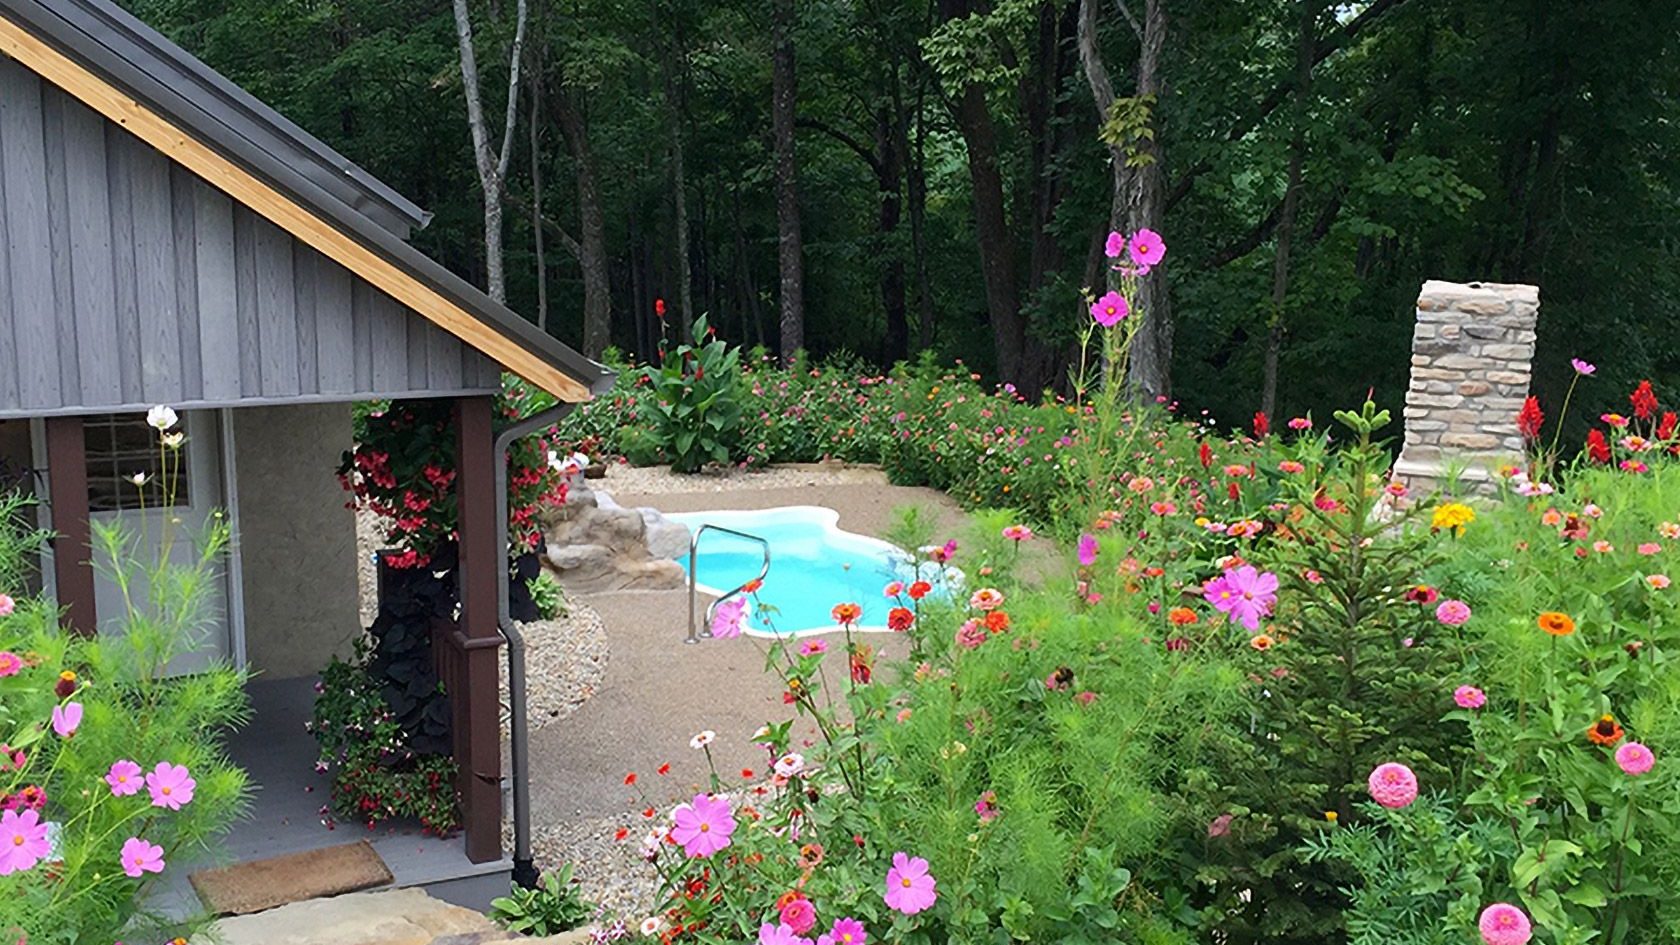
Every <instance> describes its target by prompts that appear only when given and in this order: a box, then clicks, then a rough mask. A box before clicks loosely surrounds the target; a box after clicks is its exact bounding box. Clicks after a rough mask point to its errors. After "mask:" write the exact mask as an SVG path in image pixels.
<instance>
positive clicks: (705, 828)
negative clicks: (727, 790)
mask: <svg viewBox="0 0 1680 945" xmlns="http://www.w3.org/2000/svg"><path fill="white" fill-rule="evenodd" d="M673 818H674V819H675V820H676V826H675V827H672V828H671V839H672V840H675V841H676V842H677V843H679V844H681V845H682V848H683V852H684V853H686V854H688V855H689V856H691V857H709V856H711V855H712V854H714V853H716V852H718V851H719V850H722V849H723V848H724V847H727V846H729V835H730V834H732V833H734V832H735V814H734V813H733V812H732V811H731V810H730V809H729V801H728V800H727V799H725V798H721V797H712V796H710V795H707V794H696V795H694V800H692V801H690V802H689V803H687V804H683V805H682V806H680V807H678V808H677V810H676V813H675V814H674V815H673Z"/></svg>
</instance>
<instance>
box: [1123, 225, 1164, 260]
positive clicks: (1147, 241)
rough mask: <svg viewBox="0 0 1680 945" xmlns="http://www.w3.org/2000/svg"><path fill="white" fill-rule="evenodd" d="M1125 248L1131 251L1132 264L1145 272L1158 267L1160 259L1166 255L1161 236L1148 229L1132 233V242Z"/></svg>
mask: <svg viewBox="0 0 1680 945" xmlns="http://www.w3.org/2000/svg"><path fill="white" fill-rule="evenodd" d="M1126 248H1127V249H1129V250H1131V254H1132V262H1134V263H1137V264H1138V265H1139V266H1141V267H1143V268H1144V269H1146V270H1147V269H1149V268H1151V267H1154V266H1157V265H1160V263H1161V257H1163V256H1165V255H1166V254H1167V244H1166V242H1165V241H1164V240H1162V239H1161V234H1159V233H1157V232H1155V231H1154V230H1149V229H1143V230H1138V231H1137V232H1136V233H1133V234H1132V241H1131V243H1130V245H1128V246H1127V247H1126Z"/></svg>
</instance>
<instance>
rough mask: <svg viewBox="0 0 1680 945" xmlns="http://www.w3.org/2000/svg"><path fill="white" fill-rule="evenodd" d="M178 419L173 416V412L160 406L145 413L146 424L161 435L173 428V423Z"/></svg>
mask: <svg viewBox="0 0 1680 945" xmlns="http://www.w3.org/2000/svg"><path fill="white" fill-rule="evenodd" d="M179 419H180V418H179V417H177V416H175V411H174V410H171V409H170V408H168V407H165V406H163V405H162V404H159V405H157V406H156V407H153V408H152V409H150V410H148V411H146V423H147V424H148V425H149V426H151V428H152V429H154V430H156V431H158V432H159V433H162V432H163V431H165V430H167V429H169V428H170V427H172V426H174V425H175V422H176V421H177V420H179Z"/></svg>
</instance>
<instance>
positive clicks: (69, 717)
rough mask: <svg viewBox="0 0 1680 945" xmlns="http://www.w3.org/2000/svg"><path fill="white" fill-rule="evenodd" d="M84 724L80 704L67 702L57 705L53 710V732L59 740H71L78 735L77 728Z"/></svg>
mask: <svg viewBox="0 0 1680 945" xmlns="http://www.w3.org/2000/svg"><path fill="white" fill-rule="evenodd" d="M81 724H82V704H81V703H80V702H66V703H64V704H63V705H55V706H53V710H52V727H53V731H54V732H57V733H58V737H59V738H69V737H70V736H72V735H74V734H76V727H77V726H79V725H81Z"/></svg>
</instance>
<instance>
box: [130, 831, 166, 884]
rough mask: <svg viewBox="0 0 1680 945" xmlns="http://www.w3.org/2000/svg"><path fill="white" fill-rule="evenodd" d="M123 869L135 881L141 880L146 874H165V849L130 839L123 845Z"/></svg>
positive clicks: (137, 838) (136, 838) (138, 839)
mask: <svg viewBox="0 0 1680 945" xmlns="http://www.w3.org/2000/svg"><path fill="white" fill-rule="evenodd" d="M122 868H123V872H124V873H126V874H128V876H129V877H131V878H133V879H139V878H140V876H141V875H142V874H144V873H161V872H163V847H160V846H158V845H157V844H155V843H147V842H146V841H144V840H142V839H140V838H139V837H129V838H128V841H127V842H126V843H124V844H123V845H122Z"/></svg>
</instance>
